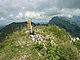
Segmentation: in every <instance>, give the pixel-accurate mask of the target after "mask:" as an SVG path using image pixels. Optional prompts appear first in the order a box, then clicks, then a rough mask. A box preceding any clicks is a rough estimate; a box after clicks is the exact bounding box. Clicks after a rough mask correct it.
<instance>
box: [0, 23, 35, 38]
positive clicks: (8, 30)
mask: <svg viewBox="0 0 80 60" xmlns="http://www.w3.org/2000/svg"><path fill="white" fill-rule="evenodd" d="M32 25H36V24H35V23H33V22H32ZM25 27H27V22H13V23H11V24H9V25H7V26H5V27H4V28H2V29H1V30H0V36H1V38H2V37H4V38H5V36H7V35H10V34H12V33H13V32H16V31H20V30H22V29H23V28H25Z"/></svg>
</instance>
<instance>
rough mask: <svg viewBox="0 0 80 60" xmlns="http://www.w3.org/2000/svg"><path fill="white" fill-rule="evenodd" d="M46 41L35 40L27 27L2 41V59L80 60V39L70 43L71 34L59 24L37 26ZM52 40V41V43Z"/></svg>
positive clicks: (0, 57)
mask: <svg viewBox="0 0 80 60" xmlns="http://www.w3.org/2000/svg"><path fill="white" fill-rule="evenodd" d="M33 29H34V31H35V34H41V35H43V36H44V37H45V38H46V39H45V40H44V41H41V43H39V42H36V41H35V42H33V41H32V40H31V38H29V34H26V33H25V31H26V30H28V29H26V28H24V29H22V30H21V31H16V32H13V34H11V35H8V36H6V38H5V39H4V41H3V42H2V43H0V60H80V47H79V44H80V40H79V41H78V42H77V40H76V41H75V42H73V43H70V41H71V38H75V37H71V35H70V34H69V33H68V32H66V31H65V30H64V29H61V28H59V27H57V26H35V27H34V28H33ZM51 41H52V43H51Z"/></svg>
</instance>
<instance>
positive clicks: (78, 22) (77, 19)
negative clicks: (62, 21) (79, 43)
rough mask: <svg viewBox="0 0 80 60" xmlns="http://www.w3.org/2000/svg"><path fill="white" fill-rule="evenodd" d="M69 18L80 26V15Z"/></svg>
mask: <svg viewBox="0 0 80 60" xmlns="http://www.w3.org/2000/svg"><path fill="white" fill-rule="evenodd" d="M71 20H72V21H73V22H75V23H76V24H77V25H78V26H80V16H73V17H72V18H71Z"/></svg>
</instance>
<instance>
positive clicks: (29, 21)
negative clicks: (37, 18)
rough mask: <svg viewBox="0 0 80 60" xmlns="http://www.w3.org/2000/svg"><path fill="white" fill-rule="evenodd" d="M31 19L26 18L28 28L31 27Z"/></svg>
mask: <svg viewBox="0 0 80 60" xmlns="http://www.w3.org/2000/svg"><path fill="white" fill-rule="evenodd" d="M31 21H32V19H31V18H30V19H29V20H28V28H30V27H31Z"/></svg>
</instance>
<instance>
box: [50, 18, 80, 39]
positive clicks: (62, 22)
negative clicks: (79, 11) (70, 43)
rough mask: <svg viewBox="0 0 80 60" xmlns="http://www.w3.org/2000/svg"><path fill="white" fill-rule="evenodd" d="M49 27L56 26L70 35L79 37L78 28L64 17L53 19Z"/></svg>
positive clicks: (79, 30)
mask: <svg viewBox="0 0 80 60" xmlns="http://www.w3.org/2000/svg"><path fill="white" fill-rule="evenodd" d="M49 25H57V26H59V27H61V28H64V29H65V30H66V31H68V32H70V33H71V34H72V35H75V36H78V37H80V27H79V26H78V25H77V24H75V23H74V22H72V21H70V20H69V19H67V18H65V17H53V18H52V19H51V20H50V21H49Z"/></svg>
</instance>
